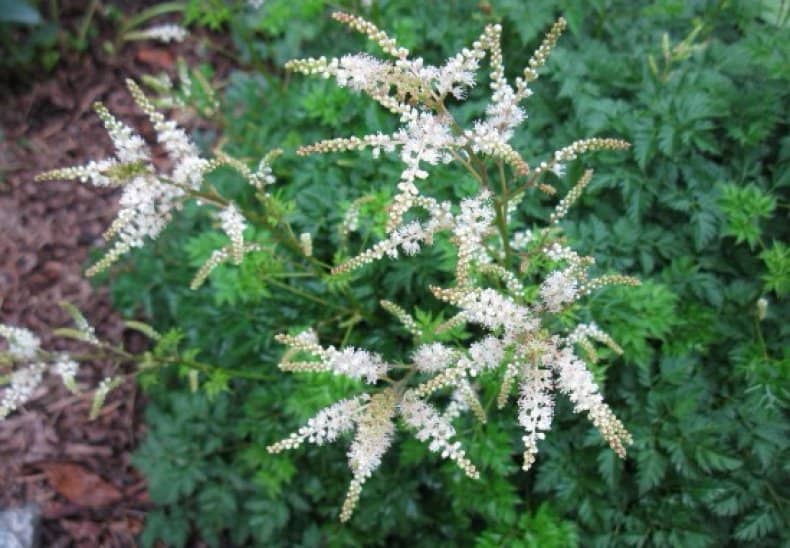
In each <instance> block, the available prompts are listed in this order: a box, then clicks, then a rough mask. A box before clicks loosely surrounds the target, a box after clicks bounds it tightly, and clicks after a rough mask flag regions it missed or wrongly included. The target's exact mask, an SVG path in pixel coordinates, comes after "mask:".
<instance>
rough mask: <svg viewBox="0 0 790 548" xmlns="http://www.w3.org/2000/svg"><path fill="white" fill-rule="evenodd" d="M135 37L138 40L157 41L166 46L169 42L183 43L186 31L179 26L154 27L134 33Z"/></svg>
mask: <svg viewBox="0 0 790 548" xmlns="http://www.w3.org/2000/svg"><path fill="white" fill-rule="evenodd" d="M135 37H136V38H138V39H149V40H158V41H160V42H164V43H166V44H167V43H169V42H183V41H184V38H186V37H187V29H185V28H184V27H182V26H181V25H173V24H166V25H155V26H153V27H148V28H147V29H144V30H142V31H140V32H138V33H135Z"/></svg>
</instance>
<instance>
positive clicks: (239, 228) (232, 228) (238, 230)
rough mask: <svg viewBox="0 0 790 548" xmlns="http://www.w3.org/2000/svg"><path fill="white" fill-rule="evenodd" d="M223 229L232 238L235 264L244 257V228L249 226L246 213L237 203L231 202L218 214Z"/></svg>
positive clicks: (231, 254)
mask: <svg viewBox="0 0 790 548" xmlns="http://www.w3.org/2000/svg"><path fill="white" fill-rule="evenodd" d="M217 217H218V218H219V221H220V223H221V224H222V230H223V231H224V232H225V234H227V235H228V238H230V256H231V258H232V260H233V262H234V263H235V264H241V261H242V260H243V259H244V228H245V227H246V226H247V222H246V219H245V218H244V215H242V214H241V211H239V208H238V207H236V204H233V203H231V204H230V205H229V206H227V207H225V209H223V210H222V211H220V212H219V213H218V214H217Z"/></svg>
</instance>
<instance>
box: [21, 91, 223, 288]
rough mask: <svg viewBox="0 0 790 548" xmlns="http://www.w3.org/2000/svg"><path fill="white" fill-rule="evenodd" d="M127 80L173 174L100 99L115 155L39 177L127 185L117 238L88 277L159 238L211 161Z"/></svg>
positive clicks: (113, 231) (112, 232) (110, 233)
mask: <svg viewBox="0 0 790 548" xmlns="http://www.w3.org/2000/svg"><path fill="white" fill-rule="evenodd" d="M127 84H128V86H129V90H130V92H131V94H132V97H133V98H134V100H135V102H136V103H137V105H138V106H139V107H140V108H141V110H143V111H144V112H145V113H146V114H147V115H148V117H149V118H150V119H151V122H152V123H153V124H154V129H155V130H156V132H157V138H158V140H159V142H160V143H161V144H162V146H163V147H164V149H165V150H166V151H167V153H168V156H169V157H170V159H171V161H172V162H173V164H174V168H173V172H172V174H170V175H169V176H168V175H163V174H160V173H158V172H157V170H156V168H155V167H154V165H153V164H152V163H151V159H150V153H149V152H148V149H147V147H146V146H145V143H144V142H143V140H142V138H141V137H140V136H139V135H137V134H136V133H134V132H133V131H132V130H131V129H130V128H128V127H127V126H125V125H124V124H122V123H120V122H118V121H117V120H116V119H115V118H114V117H113V116H112V115H111V114H110V113H109V111H108V110H107V109H106V108H105V107H104V106H103V105H101V104H97V105H95V109H96V112H97V114H98V115H99V117H100V118H101V119H102V121H103V122H104V125H105V127H106V128H107V131H108V133H109V134H110V137H111V139H112V141H113V145H114V146H115V149H116V157H115V158H109V159H107V160H102V161H99V162H90V163H89V164H87V165H86V166H83V167H77V168H66V169H59V170H54V171H50V172H47V173H43V174H41V175H39V176H38V177H36V179H37V180H40V181H46V180H53V179H78V180H80V181H82V182H89V183H91V184H94V185H98V186H106V185H108V184H118V185H122V186H123V193H122V195H121V198H120V201H119V205H120V211H119V212H118V217H117V218H116V219H115V221H114V222H113V223H112V225H111V226H110V228H109V229H108V230H107V232H106V233H105V237H106V238H112V237H117V240H116V242H115V243H114V244H113V246H112V247H111V248H110V250H109V251H108V252H107V254H106V255H105V256H104V258H102V259H101V260H100V261H99V262H98V263H97V264H95V265H94V266H92V267H91V268H90V269H88V271H87V274H88V275H89V276H91V275H94V274H97V273H98V272H101V271H102V270H105V269H106V268H108V267H109V266H111V265H112V264H113V263H114V262H115V261H116V260H117V259H118V258H119V257H120V256H121V255H123V254H125V253H126V252H128V251H129V250H130V249H132V248H134V247H140V246H142V245H143V243H144V241H145V239H146V238H151V239H153V238H156V236H158V235H159V233H160V232H161V231H162V229H163V228H164V227H165V225H167V223H168V222H169V220H170V218H171V216H172V211H173V210H176V209H178V208H180V207H181V204H182V203H183V201H184V199H185V198H186V190H188V189H197V188H198V187H199V185H200V182H201V180H202V177H203V173H204V171H205V170H206V169H207V168H208V161H206V160H204V159H202V158H201V157H200V155H199V153H198V150H197V148H196V147H195V146H194V145H193V144H192V142H191V141H190V140H189V138H188V137H187V135H186V133H184V131H183V130H182V129H180V128H178V127H177V126H176V125H175V123H173V122H169V121H166V120H165V119H164V116H162V114H160V113H158V112H156V110H155V109H154V107H153V105H152V104H151V102H150V101H149V100H148V99H147V98H146V97H145V95H144V94H143V92H142V90H140V88H139V87H138V86H137V84H135V83H134V82H133V81H131V80H128V81H127ZM185 189H186V190H185Z"/></svg>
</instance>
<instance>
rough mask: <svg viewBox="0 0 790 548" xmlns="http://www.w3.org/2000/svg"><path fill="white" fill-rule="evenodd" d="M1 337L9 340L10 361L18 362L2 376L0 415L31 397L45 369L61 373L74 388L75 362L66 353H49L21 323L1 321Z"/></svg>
mask: <svg viewBox="0 0 790 548" xmlns="http://www.w3.org/2000/svg"><path fill="white" fill-rule="evenodd" d="M0 337H2V338H3V339H5V340H6V342H7V344H8V349H7V351H6V352H5V354H6V355H7V356H8V358H9V359H10V362H11V363H15V364H17V365H18V367H17V368H16V369H15V370H13V371H12V372H11V373H10V374H9V375H8V376H7V378H6V380H5V382H6V383H7V384H8V386H7V387H6V388H5V389H4V390H3V391H2V395H1V396H0V419H3V418H5V417H6V416H8V415H9V414H10V413H12V412H13V411H15V410H17V409H19V407H21V406H22V405H24V404H25V403H27V402H28V401H29V400H30V399H31V398H32V397H33V393H34V392H35V390H36V388H38V387H39V385H40V384H41V381H42V380H43V375H44V373H45V372H46V371H47V370H48V369H49V370H50V371H51V373H54V374H56V375H58V376H60V378H61V379H62V381H63V384H64V385H65V386H66V388H68V389H69V390H70V391H71V392H77V386H76V383H75V380H74V379H75V376H76V375H77V370H78V365H77V362H75V361H74V360H72V359H71V358H70V357H69V356H68V355H67V354H62V353H61V354H55V355H52V354H50V353H49V352H46V351H44V350H42V349H41V341H40V339H39V338H38V337H37V336H36V335H35V334H33V333H32V332H31V331H29V330H27V329H24V328H21V327H14V326H10V325H3V324H0ZM50 359H54V362H53V363H52V365H51V366H47V361H49V360H50ZM0 363H1V362H0ZM0 379H2V376H0Z"/></svg>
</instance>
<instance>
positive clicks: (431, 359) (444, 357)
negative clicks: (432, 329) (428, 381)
mask: <svg viewBox="0 0 790 548" xmlns="http://www.w3.org/2000/svg"><path fill="white" fill-rule="evenodd" d="M413 359H414V366H415V367H416V368H417V370H418V371H422V372H423V373H438V372H439V371H442V370H444V369H447V368H448V367H450V366H451V365H453V364H454V363H455V362H456V361H457V360H458V353H457V352H456V351H455V350H453V349H452V348H448V347H446V346H444V345H443V344H442V343H430V344H423V345H421V346H420V347H418V348H417V350H415V351H414V356H413Z"/></svg>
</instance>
